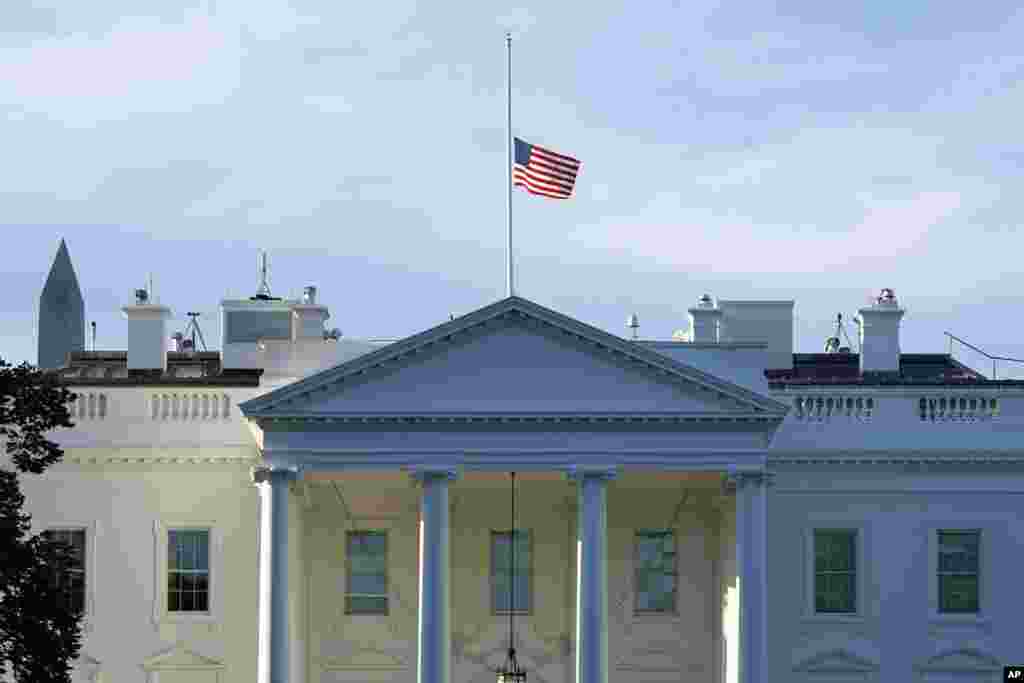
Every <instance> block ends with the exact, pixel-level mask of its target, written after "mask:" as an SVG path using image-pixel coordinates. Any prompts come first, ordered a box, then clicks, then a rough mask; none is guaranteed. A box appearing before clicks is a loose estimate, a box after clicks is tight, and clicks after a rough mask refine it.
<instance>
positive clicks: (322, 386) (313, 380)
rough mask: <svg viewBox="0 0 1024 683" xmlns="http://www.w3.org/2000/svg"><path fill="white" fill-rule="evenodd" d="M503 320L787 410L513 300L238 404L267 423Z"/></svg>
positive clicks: (767, 410) (751, 403)
mask: <svg viewBox="0 0 1024 683" xmlns="http://www.w3.org/2000/svg"><path fill="white" fill-rule="evenodd" d="M507 318H518V319H520V320H526V321H532V322H533V323H535V324H539V325H546V326H550V327H552V328H555V329H556V330H558V331H559V332H560V333H561V334H565V335H569V336H571V337H574V338H575V339H576V340H577V341H578V342H579V343H580V344H581V345H583V346H587V347H590V348H592V349H593V350H594V351H595V352H597V353H606V354H612V355H615V356H618V357H619V358H623V359H628V360H629V361H631V362H633V363H636V364H639V365H641V366H644V367H645V368H646V369H647V370H651V371H654V372H655V373H657V374H660V375H665V376H669V377H673V378H675V379H676V380H681V381H683V382H686V383H689V384H692V385H696V386H698V387H700V388H702V389H706V390H708V391H710V392H713V393H714V394H717V395H720V396H721V397H723V398H727V399H731V400H732V401H735V402H737V403H738V404H740V405H742V406H744V407H745V408H746V410H747V411H748V412H750V413H753V414H761V415H764V416H777V417H778V418H779V419H781V418H782V417H783V416H785V414H786V412H787V410H788V406H787V405H785V404H782V403H779V402H778V401H776V400H774V399H772V398H769V397H768V396H764V395H761V394H758V393H756V392H753V391H750V390H749V389H747V388H745V387H741V386H738V385H736V384H733V383H731V382H728V381H726V380H723V379H721V378H718V377H715V376H714V375H710V374H708V373H706V372H703V371H701V370H699V369H697V368H695V367H692V366H690V365H687V364H685V363H681V362H679V361H677V360H674V359H672V358H669V357H668V356H665V355H662V354H660V353H657V352H656V351H653V350H651V349H648V348H646V347H644V346H642V345H639V344H635V343H633V342H630V341H628V340H626V339H623V338H621V337H617V336H615V335H613V334H609V333H607V332H605V331H603V330H600V329H598V328H596V327H593V326H591V325H587V324H585V323H582V322H580V321H578V320H575V319H573V318H570V317H568V316H566V315H563V314H561V313H558V312H557V311H553V310H551V309H549V308H545V307H544V306H541V305H539V304H536V303H534V302H532V301H529V300H527V299H523V298H520V297H517V296H510V297H507V298H505V299H501V300H500V301H497V302H495V303H493V304H490V305H488V306H484V307H483V308H480V309H477V310H476V311H473V312H472V313H468V314H466V315H464V316H461V317H459V318H456V319H454V320H451V321H449V322H446V323H442V324H440V325H438V326H436V327H433V328H431V329H429V330H426V331H424V332H421V333H419V334H415V335H413V336H411V337H407V338H405V339H402V340H400V341H397V342H395V343H393V344H389V345H388V346H385V347H383V348H381V349H379V350H377V351H373V352H370V353H367V354H365V355H362V356H358V357H356V358H353V359H352V360H349V361H346V362H344V363H341V364H340V365H337V366H335V367H333V368H330V369H327V370H324V371H322V372H319V373H316V374H314V375H312V376H310V377H307V378H306V379H303V380H300V381H298V382H295V383H293V384H289V385H287V386H284V387H280V388H278V389H275V390H273V391H271V392H269V393H267V394H264V395H263V396H259V397H257V398H254V399H251V400H249V401H246V402H244V403H242V404H241V405H240V408H241V409H242V411H243V413H244V414H245V415H246V416H247V417H250V418H258V417H264V416H266V417H270V416H274V415H275V414H280V413H281V412H282V411H284V412H287V411H288V410H289V408H288V406H289V405H292V404H293V403H294V401H295V400H296V399H299V398H301V397H311V396H313V395H316V394H317V393H318V392H323V391H325V390H330V389H331V388H339V387H340V385H339V383H341V382H344V381H345V380H346V379H347V378H351V377H356V376H360V375H363V374H365V373H367V372H369V371H372V370H373V369H374V368H378V367H384V366H386V365H391V364H394V363H396V362H397V363H403V362H409V360H410V359H411V357H413V356H415V355H417V354H418V353H419V352H421V351H422V350H424V349H425V348H426V347H428V346H430V345H432V344H436V343H439V342H440V343H443V342H445V341H446V340H449V339H451V338H452V337H453V336H455V335H459V334H460V333H465V332H469V331H471V330H473V329H477V328H480V327H481V326H486V325H488V324H489V323H493V322H495V321H498V320H500V319H507ZM321 395H322V394H321Z"/></svg>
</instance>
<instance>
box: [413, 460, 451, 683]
mask: <svg viewBox="0 0 1024 683" xmlns="http://www.w3.org/2000/svg"><path fill="white" fill-rule="evenodd" d="M413 477H414V478H415V479H416V480H417V481H419V482H420V485H421V486H422V497H421V500H420V572H419V584H420V590H419V612H418V623H417V632H418V639H417V643H418V648H417V658H416V680H417V681H418V683H449V682H450V680H451V675H450V672H451V623H450V619H449V615H450V611H451V602H450V595H451V592H450V586H449V567H448V565H449V550H448V548H449V546H448V482H449V481H452V480H453V479H455V471H454V470H449V469H446V470H424V471H420V472H414V473H413Z"/></svg>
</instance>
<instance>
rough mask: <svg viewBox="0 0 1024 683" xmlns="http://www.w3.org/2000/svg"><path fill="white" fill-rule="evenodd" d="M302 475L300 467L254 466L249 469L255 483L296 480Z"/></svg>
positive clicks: (250, 476)
mask: <svg viewBox="0 0 1024 683" xmlns="http://www.w3.org/2000/svg"><path fill="white" fill-rule="evenodd" d="M301 476H302V468H300V467H287V468H285V467H253V468H252V469H251V470H249V478H250V480H251V481H252V483H253V484H262V483H264V482H269V483H271V484H273V483H274V482H275V481H284V482H290V481H296V480H298V479H299V478H300V477H301Z"/></svg>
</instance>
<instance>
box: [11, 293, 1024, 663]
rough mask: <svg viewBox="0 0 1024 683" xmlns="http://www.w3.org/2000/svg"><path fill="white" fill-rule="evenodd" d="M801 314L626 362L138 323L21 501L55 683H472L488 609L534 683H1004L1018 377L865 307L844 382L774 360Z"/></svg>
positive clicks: (515, 342)
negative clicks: (955, 355) (176, 334)
mask: <svg viewBox="0 0 1024 683" xmlns="http://www.w3.org/2000/svg"><path fill="white" fill-rule="evenodd" d="M793 308H794V304H793V302H791V301H786V302H780V301H767V302H766V301H718V302H717V303H715V302H714V301H712V300H710V298H706V299H702V301H701V302H698V304H697V305H696V306H695V307H694V308H691V309H689V315H690V331H689V334H688V335H686V338H687V339H688V341H679V340H674V341H632V340H627V339H624V338H622V337H619V336H616V335H613V334H609V333H607V332H603V331H601V330H598V329H595V328H593V327H590V326H588V325H585V324H583V323H580V322H578V321H576V320H573V319H572V318H569V317H567V316H564V315H562V314H559V313H557V312H555V311H552V310H549V309H547V308H544V307H542V306H539V305H537V304H535V303H533V302H530V301H527V300H524V299H521V298H517V297H511V298H507V299H503V300H501V301H498V302H496V303H494V304H491V305H489V306H486V307H484V308H481V309H479V310H477V311H474V312H472V313H469V314H467V315H464V316H461V317H459V318H456V319H454V320H451V321H448V322H445V323H443V324H441V325H438V326H437V327H434V328H432V329H429V330H426V331H424V332H422V333H420V334H417V335H414V336H412V337H409V338H407V339H403V340H400V341H396V342H393V343H386V344H385V343H373V342H360V341H354V340H349V339H346V338H344V337H341V338H338V337H337V336H336V335H335V336H334V337H333V338H328V337H331V335H325V334H324V332H323V329H324V322H325V320H326V319H327V317H328V311H327V308H326V307H325V306H323V305H321V304H319V303H317V302H316V298H315V291H314V292H310V293H309V294H308V295H307V297H305V298H304V300H303V301H284V300H274V299H270V298H269V297H268V296H267V293H263V294H262V295H261V296H260V297H254V298H253V299H248V300H233V301H224V302H222V311H223V313H222V316H223V317H222V321H223V324H222V325H221V329H222V330H223V334H222V340H221V349H222V350H221V351H220V352H202V351H195V350H194V349H193V350H183V351H174V352H167V351H166V349H167V339H168V333H169V330H168V328H167V320H168V319H169V317H170V315H171V314H170V311H169V310H168V309H166V308H164V307H161V306H158V305H153V304H150V303H148V302H146V301H145V300H144V299H143V298H140V299H139V300H138V302H137V303H136V304H134V305H128V306H125V308H124V312H125V316H126V318H127V324H128V326H129V330H130V334H129V339H130V342H129V348H128V349H127V350H126V351H117V352H97V351H91V352H77V351H76V352H72V353H70V354H69V362H68V364H67V365H66V366H65V367H64V368H61V369H59V370H57V372H59V373H60V374H61V375H62V376H63V377H64V378H65V380H66V381H67V382H68V384H70V385H71V386H72V388H73V390H74V391H76V392H77V393H78V396H79V397H78V400H77V402H76V403H75V404H74V407H73V413H74V420H75V421H76V423H77V424H76V426H75V428H74V429H70V430H63V431H60V432H58V433H57V434H56V435H55V437H54V438H55V439H56V440H57V441H58V442H59V443H60V444H61V445H62V446H63V448H64V449H65V457H64V460H63V462H62V463H61V464H59V465H57V466H55V467H52V468H51V469H49V470H47V472H46V473H45V474H44V475H41V476H31V475H26V476H23V477H22V485H23V488H24V491H25V495H26V498H27V508H28V511H29V512H30V513H31V514H32V521H33V526H34V528H35V529H37V530H42V529H53V530H64V531H65V532H66V533H64V536H65V538H68V539H69V540H72V541H73V542H74V543H76V544H78V545H80V546H81V548H82V550H83V558H82V563H81V571H80V573H79V574H78V575H77V576H78V577H79V578H81V579H82V581H81V583H80V584H79V585H80V586H81V589H80V592H78V593H77V597H76V598H75V599H81V600H82V601H83V603H84V605H85V610H86V621H85V638H84V646H83V650H82V656H81V658H80V660H79V662H78V665H77V672H78V673H77V675H78V677H79V678H78V680H81V681H103V682H104V683H129V682H133V681H147V682H148V683H183V682H186V681H187V682H189V683H213V682H217V683H252V682H253V681H259V682H262V681H267V680H272V681H274V683H279V682H280V683H283V682H285V681H288V683H307V682H308V683H314V682H315V683H328V682H332V683H333V682H341V681H345V682H353V683H355V682H359V683H362V682H366V681H409V682H411V681H422V682H423V683H435V682H436V683H448V682H449V681H450V682H452V683H477V682H483V681H493V680H495V674H494V673H493V669H496V668H497V667H499V666H500V665H501V664H502V663H503V661H504V659H505V655H506V650H507V648H508V643H509V640H508V629H509V618H508V609H509V607H513V608H514V609H515V610H516V618H515V641H516V650H517V653H518V658H519V661H520V663H521V664H522V665H523V666H524V667H525V668H526V669H527V671H528V675H529V678H528V680H529V681H531V682H534V681H535V682H538V683H571V682H573V681H577V680H578V681H581V683H582V682H583V681H585V682H587V683H591V682H600V683H604V682H606V681H612V682H615V681H622V682H629V683H634V682H635V683H657V682H662V681H666V682H667V681H707V682H708V683H724V682H727V681H728V682H733V681H744V682H751V683H752V682H755V681H756V682H763V681H771V682H772V683H775V682H780V683H781V682H788V681H889V682H892V683H906V682H908V681H953V680H955V681H999V680H1002V666H1003V665H1005V664H1010V663H1014V662H1013V660H1014V659H1016V660H1024V655H1022V654H1021V645H1022V643H1024V639H1022V636H1021V634H1022V622H1021V616H1020V615H1021V614H1024V596H1022V592H1021V591H1020V589H1019V585H1020V583H1019V574H1020V568H1021V567H1022V566H1024V511H1022V507H1021V494H1022V493H1024V472H1022V464H1024V438H1022V437H1024V382H1018V381H993V380H991V379H987V378H985V377H983V376H982V375H981V374H979V373H977V372H975V371H973V370H971V369H969V368H967V367H965V366H963V365H961V364H959V363H957V362H956V361H955V360H953V359H952V358H950V357H949V356H946V355H942V354H904V353H901V349H900V344H899V331H900V325H901V318H902V317H903V309H901V308H900V306H899V303H898V302H897V301H896V299H895V297H894V296H893V295H892V293H891V292H890V291H888V290H884V291H883V295H882V296H880V297H879V299H878V301H877V302H876V303H875V304H873V305H871V306H868V307H866V308H863V309H861V310H860V318H861V320H862V324H861V326H860V329H861V332H860V335H861V339H860V340H859V343H860V348H861V349H862V350H863V352H862V353H850V352H849V350H848V349H846V350H842V351H840V350H838V348H837V346H838V345H837V344H832V345H831V347H830V348H832V349H834V352H832V353H827V354H795V353H794V352H793V351H794V350H793V336H792V329H793ZM512 471H514V472H516V523H515V525H514V528H516V529H518V530H520V533H518V534H517V535H516V538H518V539H519V541H520V542H518V543H516V544H515V545H516V548H517V552H518V555H517V562H516V564H517V567H518V568H517V570H516V571H517V574H518V576H517V578H516V581H515V586H516V590H515V598H514V602H512V598H511V596H510V593H511V591H510V590H509V586H510V585H511V583H512V582H511V581H510V579H509V574H508V559H509V558H508V550H509V547H510V544H509V540H510V537H511V535H510V534H509V529H511V528H513V525H512V522H511V509H510V505H511V502H512V496H511V488H510V483H511V482H510V477H509V473H510V472H512ZM254 482H255V483H254ZM421 540H422V543H421ZM1016 663H1021V662H1020V661H1017V662H1016Z"/></svg>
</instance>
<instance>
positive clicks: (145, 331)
mask: <svg viewBox="0 0 1024 683" xmlns="http://www.w3.org/2000/svg"><path fill="white" fill-rule="evenodd" d="M139 291H140V292H141V291H142V290H139ZM136 301H137V302H138V303H136V304H135V305H134V306H124V307H122V308H121V312H122V313H124V317H125V318H127V319H128V369H129V370H161V371H165V370H167V350H166V349H167V319H168V318H170V317H171V309H170V308H168V307H167V306H159V305H156V304H150V303H146V302H147V298H146V297H142V296H139V292H136Z"/></svg>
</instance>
